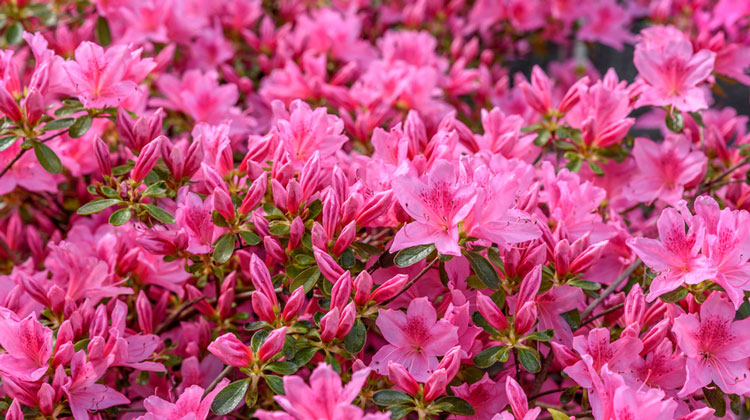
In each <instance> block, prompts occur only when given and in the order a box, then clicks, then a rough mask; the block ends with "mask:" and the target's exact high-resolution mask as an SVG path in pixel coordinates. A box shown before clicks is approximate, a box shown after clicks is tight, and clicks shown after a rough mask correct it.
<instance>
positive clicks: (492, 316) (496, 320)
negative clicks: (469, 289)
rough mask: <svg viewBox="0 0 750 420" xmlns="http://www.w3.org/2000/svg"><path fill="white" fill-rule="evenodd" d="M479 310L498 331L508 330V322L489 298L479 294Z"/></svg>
mask: <svg viewBox="0 0 750 420" xmlns="http://www.w3.org/2000/svg"><path fill="white" fill-rule="evenodd" d="M477 310H478V311H479V313H480V314H482V316H483V317H484V319H486V320H487V322H488V323H489V324H490V325H492V327H493V328H495V329H496V330H498V331H503V330H505V329H506V328H508V325H509V324H508V320H507V319H506V318H505V315H503V313H502V312H501V311H500V308H498V307H497V305H495V302H494V301H493V300H492V299H490V297H489V296H486V295H483V294H481V293H477Z"/></svg>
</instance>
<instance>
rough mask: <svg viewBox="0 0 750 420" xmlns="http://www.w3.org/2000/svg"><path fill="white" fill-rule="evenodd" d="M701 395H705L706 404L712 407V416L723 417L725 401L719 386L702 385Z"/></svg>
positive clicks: (725, 411)
mask: <svg viewBox="0 0 750 420" xmlns="http://www.w3.org/2000/svg"><path fill="white" fill-rule="evenodd" d="M703 395H704V396H705V397H706V404H707V405H708V406H709V407H711V408H713V409H714V416H716V417H724V415H725V414H726V413H727V402H726V400H725V399H724V393H723V392H722V391H721V390H720V389H719V387H716V386H715V387H713V388H708V387H704V388H703Z"/></svg>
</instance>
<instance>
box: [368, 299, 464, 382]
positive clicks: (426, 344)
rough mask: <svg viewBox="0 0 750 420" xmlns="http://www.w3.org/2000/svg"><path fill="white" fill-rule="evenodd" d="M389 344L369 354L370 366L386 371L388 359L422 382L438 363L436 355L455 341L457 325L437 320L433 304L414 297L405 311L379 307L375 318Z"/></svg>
mask: <svg viewBox="0 0 750 420" xmlns="http://www.w3.org/2000/svg"><path fill="white" fill-rule="evenodd" d="M376 324H377V326H378V328H380V332H381V333H382V334H383V337H384V338H385V339H386V341H388V343H389V344H387V345H385V346H383V347H381V348H380V350H378V352H377V353H375V355H374V356H373V357H372V362H371V363H370V366H371V367H372V368H373V369H375V370H376V371H377V372H378V373H380V374H381V375H387V374H388V362H389V361H391V362H393V363H398V364H400V365H402V366H404V367H405V368H406V370H407V371H409V373H410V374H411V375H412V376H413V377H414V379H416V380H417V381H419V382H424V381H426V380H427V378H428V377H429V376H430V373H431V372H432V371H433V370H434V369H435V368H436V367H437V365H438V356H442V355H444V354H445V353H446V352H447V351H448V350H450V349H451V348H452V347H453V346H455V345H456V344H458V335H457V330H458V327H456V326H454V325H451V323H449V322H448V321H446V320H444V319H441V320H439V321H438V319H437V314H436V312H435V308H433V306H432V304H430V302H429V300H428V299H427V298H426V297H422V298H419V299H414V300H412V301H411V303H410V304H409V308H408V309H407V310H406V313H403V312H401V311H396V310H391V309H381V310H380V312H379V315H378V319H377V321H376Z"/></svg>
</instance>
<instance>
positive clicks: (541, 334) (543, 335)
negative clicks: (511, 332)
mask: <svg viewBox="0 0 750 420" xmlns="http://www.w3.org/2000/svg"><path fill="white" fill-rule="evenodd" d="M554 336H555V332H554V331H553V330H544V331H534V332H533V333H531V334H529V335H527V336H526V337H524V338H523V339H524V340H536V341H549V340H552V337H554Z"/></svg>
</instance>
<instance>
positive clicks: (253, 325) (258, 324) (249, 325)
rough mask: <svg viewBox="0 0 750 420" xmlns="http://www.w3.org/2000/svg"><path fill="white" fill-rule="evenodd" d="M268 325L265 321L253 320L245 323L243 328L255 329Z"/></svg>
mask: <svg viewBox="0 0 750 420" xmlns="http://www.w3.org/2000/svg"><path fill="white" fill-rule="evenodd" d="M266 327H270V325H268V322H266V321H253V322H248V323H247V324H245V329H246V330H248V331H257V330H259V329H261V328H266Z"/></svg>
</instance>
